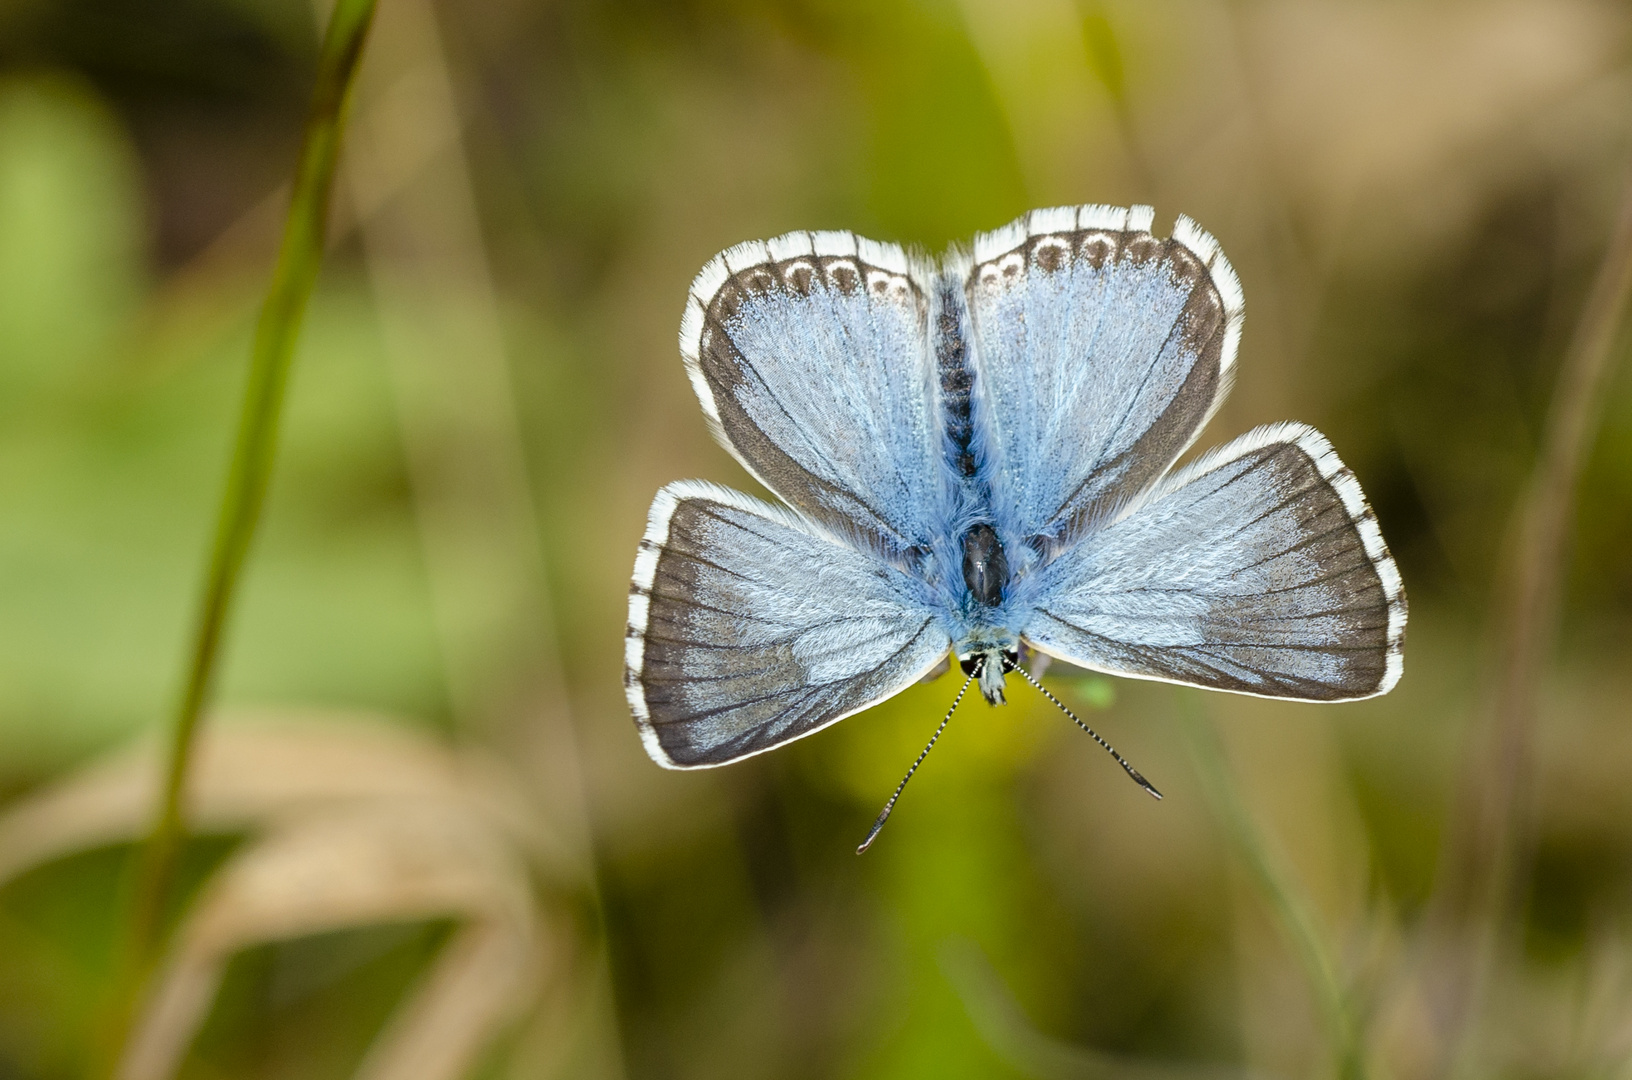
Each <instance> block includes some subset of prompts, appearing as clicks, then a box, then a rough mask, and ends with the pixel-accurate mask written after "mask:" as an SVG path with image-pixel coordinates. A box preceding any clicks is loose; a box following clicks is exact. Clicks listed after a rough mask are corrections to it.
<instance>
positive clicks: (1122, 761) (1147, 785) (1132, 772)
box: [879, 664, 1162, 825]
mask: <svg viewBox="0 0 1632 1080" xmlns="http://www.w3.org/2000/svg"><path fill="white" fill-rule="evenodd" d="M1014 670H1016V671H1018V672H1019V673H1020V674H1021V675H1023V676H1024V677H1025V680H1026V681H1027V682H1029V683H1030V684H1031V685H1033V686H1035V687H1036V688H1037V692H1038V693H1040V694H1042V695H1043V696H1044V697H1046V698H1047V699H1048V700H1050V701H1052V702H1053V703H1054V704H1056V705H1058V706H1059V707H1060V711H1061V712H1063V713H1064V714H1065V715H1067V716H1069V717H1070V718H1071V719H1072V721H1073V722H1075V723H1076V725H1077V726H1078V727H1080V728H1081V729H1082V730H1084V731H1086V732H1087V733H1088V734H1089V736H1090V737H1092V739H1093V740H1094V741H1095V742H1097V743H1098V744H1099V745H1101V746H1103V747H1104V748H1105V749H1106V750H1108V751H1110V755H1111V756H1112V757H1113V758H1115V759H1116V763H1117V764H1118V765H1120V766H1122V768H1123V769H1125V770H1127V774H1128V775H1129V776H1131V777H1133V779H1134V782H1135V783H1137V784H1138V785H1139V786H1140V787H1142V788H1144V789H1145V790H1146V791H1148V792H1150V793H1151V794H1152V795H1154V796H1156V797H1157V798H1158V799H1160V798H1161V797H1162V793H1161V792H1160V791H1157V790H1156V786H1155V785H1154V784H1152V783H1151V782H1150V781H1149V780H1146V779H1145V778H1144V777H1143V776H1140V775H1139V770H1138V769H1135V768H1134V767H1133V766H1132V765H1129V764H1128V759H1127V758H1125V757H1123V756H1122V755H1121V754H1119V753H1117V752H1116V748H1115V747H1114V746H1112V745H1111V744H1110V743H1108V742H1106V741H1105V740H1104V739H1102V738H1100V737H1099V732H1097V731H1095V730H1094V729H1093V728H1091V727H1089V726H1088V725H1087V724H1085V723H1083V722H1082V720H1081V719H1080V718H1079V717H1078V716H1077V714H1076V713H1074V712H1072V711H1071V710H1070V709H1068V708H1066V707H1065V702H1063V701H1061V700H1060V699H1059V698H1057V697H1055V696H1054V695H1053V694H1051V693H1049V692H1048V687H1046V686H1044V685H1043V684H1042V683H1040V682H1038V681H1037V680H1036V679H1034V678H1032V675H1031V672H1029V671H1027V670H1026V669H1025V668H1023V667H1020V666H1019V665H1018V664H1017V665H1015V668H1014ZM936 734H937V735H938V734H940V732H936ZM908 775H909V776H910V775H911V774H910V773H909V774H908ZM902 782H903V783H905V781H902ZM892 801H893V800H892ZM883 823H884V822H883V819H882V818H880V819H879V824H880V825H882V824H883Z"/></svg>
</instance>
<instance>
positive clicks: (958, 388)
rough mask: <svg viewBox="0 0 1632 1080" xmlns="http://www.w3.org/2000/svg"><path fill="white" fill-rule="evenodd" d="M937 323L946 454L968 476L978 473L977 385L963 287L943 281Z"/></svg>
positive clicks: (955, 470)
mask: <svg viewBox="0 0 1632 1080" xmlns="http://www.w3.org/2000/svg"><path fill="white" fill-rule="evenodd" d="M936 299H937V304H936V308H937V311H936V314H935V323H934V340H935V367H936V371H937V374H938V375H939V377H940V384H941V416H942V424H943V425H944V427H943V432H944V436H945V440H946V453H947V458H948V461H949V462H950V464H951V466H952V470H953V472H955V473H956V474H957V475H958V476H960V477H964V478H969V477H973V476H974V475H975V472H976V470H977V465H976V461H975V448H974V435H975V429H974V422H973V418H972V415H971V410H970V405H971V401H970V394H971V391H972V390H973V388H974V382H975V375H974V370H973V369H972V368H971V367H970V366H969V345H968V337H967V335H966V334H965V332H964V326H963V320H964V307H963V304H962V303H961V299H962V298H961V296H960V286H958V285H957V284H955V283H953V282H951V281H947V282H943V283H942V286H941V289H940V295H939V296H938V297H937V298H936Z"/></svg>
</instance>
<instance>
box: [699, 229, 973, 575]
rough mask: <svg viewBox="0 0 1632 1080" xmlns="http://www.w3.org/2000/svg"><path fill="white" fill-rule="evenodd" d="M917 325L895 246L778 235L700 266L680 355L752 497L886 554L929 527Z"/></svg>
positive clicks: (909, 280)
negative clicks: (753, 484)
mask: <svg viewBox="0 0 1632 1080" xmlns="http://www.w3.org/2000/svg"><path fill="white" fill-rule="evenodd" d="M928 317H929V315H928V301H927V299H926V297H925V295H924V292H923V289H922V288H921V287H920V285H919V283H918V282H917V281H916V280H915V277H914V274H913V272H912V268H911V266H910V265H909V263H908V260H907V256H906V255H905V253H903V252H902V250H901V249H900V248H898V247H895V246H894V245H890V244H878V243H874V242H873V241H870V240H864V239H860V238H858V237H856V236H853V235H852V234H850V233H790V234H789V235H787V236H783V237H779V238H777V239H776V240H772V241H768V242H766V243H755V244H743V245H741V246H740V247H736V248H732V249H731V250H730V251H727V252H725V253H723V254H722V255H720V256H719V257H717V258H716V259H714V260H713V261H712V262H710V263H709V264H708V266H706V267H704V269H703V271H702V273H701V274H699V275H698V277H697V281H696V283H695V284H693V286H692V291H691V296H690V298H689V299H688V301H687V310H686V315H685V319H684V321H683V322H682V324H681V331H680V350H681V353H682V355H683V356H684V357H685V359H686V364H687V369H688V370H689V372H690V373H691V377H692V383H693V385H694V387H695V388H696V390H697V395H698V397H699V399H700V400H701V401H702V404H703V410H704V412H705V413H706V414H708V416H709V419H710V422H711V424H712V426H713V428H714V432H715V435H716V437H717V438H719V440H720V441H721V443H722V444H723V445H724V446H725V447H726V449H728V450H730V451H731V452H732V453H733V454H735V455H736V457H737V458H738V460H740V461H741V462H742V463H743V464H744V465H745V466H746V467H747V468H748V469H749V471H750V472H752V473H753V474H754V475H755V476H756V477H757V478H758V479H759V480H760V481H761V482H762V483H763V484H765V486H766V487H768V488H770V489H771V490H772V491H774V492H776V494H778V495H780V496H781V497H782V498H783V499H785V500H787V501H788V502H789V503H790V504H791V505H792V506H794V507H795V508H796V509H798V510H800V511H801V512H803V513H804V514H806V515H808V516H810V517H811V518H813V519H815V520H816V521H819V522H821V523H822V524H823V525H824V526H826V527H827V528H828V529H829V530H831V531H832V532H834V533H836V534H838V535H840V536H844V537H854V538H859V539H860V540H861V541H862V542H863V543H865V544H868V545H869V546H875V547H878V546H881V547H883V548H885V549H887V550H888V549H895V550H900V549H905V548H910V547H914V546H917V545H921V544H924V543H925V542H926V541H928V540H929V539H931V538H932V536H933V535H934V533H935V531H936V529H937V528H938V527H940V525H941V521H942V520H943V519H944V517H945V510H944V506H943V495H944V492H943V490H942V483H943V481H942V476H941V470H940V465H939V456H938V455H939V453H940V426H939V420H938V418H937V416H936V414H935V404H934V400H933V387H932V380H933V374H934V373H933V366H932V363H931V360H930V357H929V346H928V336H927V333H928V332H927V320H928Z"/></svg>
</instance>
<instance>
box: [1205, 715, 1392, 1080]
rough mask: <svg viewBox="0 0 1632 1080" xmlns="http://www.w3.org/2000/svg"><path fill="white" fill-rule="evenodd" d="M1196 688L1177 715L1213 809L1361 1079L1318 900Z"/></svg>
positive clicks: (1339, 1052) (1342, 1055)
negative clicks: (1278, 842) (1276, 839)
mask: <svg viewBox="0 0 1632 1080" xmlns="http://www.w3.org/2000/svg"><path fill="white" fill-rule="evenodd" d="M1194 696H1195V695H1194V694H1192V693H1188V692H1184V691H1180V692H1178V693H1176V694H1175V697H1176V698H1177V700H1178V715H1179V719H1180V722H1181V725H1182V726H1183V728H1184V731H1185V735H1186V737H1187V738H1188V740H1189V743H1190V751H1191V756H1192V757H1193V758H1194V759H1195V763H1196V772H1197V773H1198V774H1199V775H1200V777H1201V783H1202V789H1203V792H1204V794H1205V796H1206V799H1207V802H1208V804H1209V806H1210V807H1211V808H1212V811H1213V814H1214V816H1215V817H1216V818H1217V819H1218V821H1219V823H1220V824H1221V825H1222V826H1223V828H1224V833H1225V836H1226V838H1227V839H1228V840H1229V843H1230V847H1231V848H1232V850H1233V851H1234V852H1235V854H1236V857H1237V858H1238V859H1240V861H1241V864H1242V866H1244V867H1245V868H1246V870H1247V872H1248V875H1249V876H1250V878H1251V879H1252V883H1253V885H1254V886H1256V888H1257V890H1258V893H1259V895H1260V896H1261V897H1262V898H1263V900H1264V902H1265V904H1266V905H1267V906H1268V908H1269V910H1270V913H1271V915H1272V917H1273V918H1274V920H1275V924H1276V926H1277V928H1278V929H1279V930H1280V932H1281V935H1282V936H1283V937H1284V938H1285V939H1286V941H1287V944H1288V945H1290V946H1291V947H1292V951H1293V952H1294V953H1295V954H1296V955H1297V958H1298V962H1299V963H1300V964H1301V965H1302V967H1303V971H1304V976H1305V977H1306V978H1307V979H1308V980H1309V986H1310V989H1312V990H1313V991H1314V994H1315V999H1316V1001H1317V1002H1318V1004H1319V1007H1320V1013H1321V1020H1322V1022H1323V1023H1324V1025H1325V1027H1326V1034H1327V1039H1328V1041H1329V1044H1330V1048H1331V1056H1332V1063H1333V1066H1334V1068H1335V1070H1336V1074H1337V1076H1338V1077H1340V1078H1341V1080H1361V1078H1363V1077H1364V1076H1365V1075H1366V1061H1365V1047H1364V1043H1363V1040H1362V1033H1361V1025H1360V1024H1359V1023H1358V1021H1357V1018H1356V1017H1355V1015H1354V1011H1353V1010H1352V1009H1351V1008H1350V1003H1349V996H1348V995H1347V994H1346V993H1345V992H1344V988H1343V982H1342V979H1341V978H1340V977H1339V974H1338V965H1337V963H1336V961H1335V960H1334V959H1333V957H1332V954H1331V951H1330V950H1329V949H1328V948H1327V946H1326V940H1325V937H1324V935H1323V934H1322V932H1321V929H1320V924H1319V921H1318V920H1317V919H1316V917H1315V912H1314V907H1313V905H1312V904H1311V903H1310V902H1309V898H1308V896H1307V895H1306V894H1305V892H1304V890H1303V888H1302V887H1301V886H1300V885H1299V883H1298V881H1297V878H1296V875H1295V874H1294V873H1293V871H1292V869H1291V868H1290V867H1289V866H1287V865H1286V863H1285V861H1284V860H1283V859H1282V858H1281V857H1280V854H1279V852H1277V851H1276V850H1275V848H1274V847H1273V846H1272V845H1271V844H1270V843H1269V841H1268V839H1267V838H1266V837H1265V836H1264V833H1263V831H1262V830H1261V829H1260V828H1259V827H1258V823H1257V822H1256V821H1255V820H1254V818H1253V816H1252V812H1251V811H1250V810H1248V809H1247V805H1246V802H1245V801H1244V800H1243V799H1242V798H1241V791H1240V788H1239V787H1238V786H1237V785H1236V782H1235V776H1234V774H1233V773H1232V772H1231V771H1230V767H1229V764H1228V762H1227V760H1226V758H1225V756H1224V747H1223V746H1222V745H1221V744H1220V743H1219V739H1218V733H1217V732H1216V731H1214V730H1213V726H1212V723H1211V721H1210V720H1208V718H1207V717H1206V716H1205V715H1203V713H1202V711H1201V708H1200V706H1199V705H1198V704H1197V703H1196V702H1195V700H1194Z"/></svg>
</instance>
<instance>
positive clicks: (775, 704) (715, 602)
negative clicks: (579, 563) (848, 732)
mask: <svg viewBox="0 0 1632 1080" xmlns="http://www.w3.org/2000/svg"><path fill="white" fill-rule="evenodd" d="M949 644H950V642H949V640H948V637H947V635H946V632H945V631H944V630H943V629H941V628H940V626H939V625H938V623H937V622H936V619H935V615H934V612H933V611H931V610H930V609H928V608H927V607H926V606H925V605H924V603H923V602H922V600H921V598H920V597H919V596H918V595H917V594H916V593H915V586H914V583H913V582H912V581H910V580H909V579H908V578H907V577H906V576H905V575H903V574H902V573H901V572H900V571H897V570H895V569H892V568H890V567H888V566H886V565H884V564H883V563H882V562H881V561H879V560H878V559H876V558H875V557H873V556H871V555H869V554H864V553H863V552H861V551H858V550H855V549H852V548H849V547H845V546H841V545H839V544H836V543H834V542H832V541H831V540H828V539H826V538H823V537H818V536H815V535H813V534H812V533H811V532H810V531H809V529H808V527H807V526H805V525H804V523H803V522H801V521H800V520H799V519H797V518H796V517H794V516H793V515H792V514H790V513H788V512H787V511H786V510H782V509H780V508H778V507H773V506H769V505H767V504H765V503H762V502H759V501H758V500H755V499H750V498H749V497H748V496H746V495H740V494H738V493H736V492H733V491H730V490H727V489H725V488H719V487H715V486H714V485H712V484H703V483H698V482H686V483H680V484H671V485H670V486H669V487H667V488H664V489H663V490H662V491H661V492H659V493H658V497H657V500H656V502H654V503H653V504H652V510H651V515H650V517H649V520H648V526H647V531H646V537H645V539H644V540H643V541H642V542H641V550H640V554H639V555H638V556H637V560H636V563H635V578H634V582H633V584H632V586H631V588H630V597H629V627H628V641H627V645H626V656H625V661H626V671H625V682H626V685H627V687H628V694H629V704H630V707H631V708H632V709H633V710H634V713H635V719H636V722H637V723H638V725H639V727H640V732H641V736H642V738H643V739H644V740H645V742H646V749H647V750H648V751H649V752H650V753H651V755H652V757H653V758H654V759H655V760H656V761H658V762H659V763H660V764H663V765H668V766H670V767H672V768H696V767H700V766H706V765H723V764H725V763H726V762H729V761H735V760H737V759H738V758H742V757H747V756H748V755H750V754H757V753H759V752H760V751H762V750H768V749H770V748H771V747H773V746H777V745H780V744H782V743H785V742H788V741H789V740H792V739H796V738H799V737H800V736H802V735H808V734H810V733H811V732H813V731H816V730H818V729H820V728H823V727H825V726H827V725H828V724H831V723H832V722H834V721H835V720H838V719H841V718H842V717H845V716H848V715H850V714H851V713H853V712H857V711H858V710H861V709H865V708H867V707H868V706H870V705H873V704H875V703H877V702H878V701H881V700H883V699H884V698H887V697H890V696H891V695H893V694H896V693H899V692H900V691H901V690H904V689H906V687H908V686H910V685H911V684H912V683H913V682H915V681H916V680H918V679H919V678H920V677H922V676H923V675H924V673H925V672H926V671H928V670H929V669H931V668H933V667H934V666H935V665H937V664H938V663H939V662H940V661H941V660H942V659H943V658H944V657H945V656H946V654H947V647H948V645H949Z"/></svg>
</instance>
